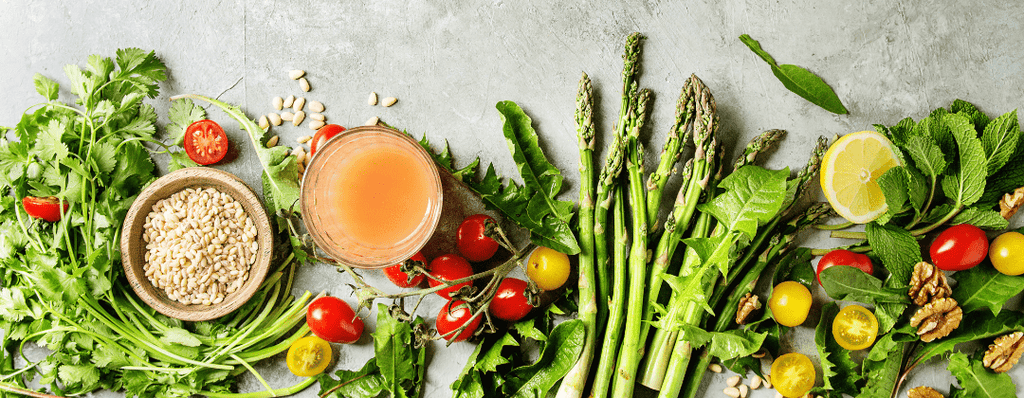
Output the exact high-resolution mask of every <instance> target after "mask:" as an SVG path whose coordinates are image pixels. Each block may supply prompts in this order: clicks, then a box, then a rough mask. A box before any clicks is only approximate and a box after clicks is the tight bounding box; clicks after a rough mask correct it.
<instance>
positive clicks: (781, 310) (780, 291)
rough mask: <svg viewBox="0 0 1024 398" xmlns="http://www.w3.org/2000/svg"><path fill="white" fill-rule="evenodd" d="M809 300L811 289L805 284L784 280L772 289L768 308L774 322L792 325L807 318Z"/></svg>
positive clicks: (798, 323) (809, 305)
mask: <svg viewBox="0 0 1024 398" xmlns="http://www.w3.org/2000/svg"><path fill="white" fill-rule="evenodd" d="M811 301H812V298H811V291H810V290H808V289H807V287H806V286H804V285H801V284H800V282H793V281H785V282H782V283H780V284H778V285H775V288H773V289H772V297H771V298H770V299H768V308H771V310H772V318H775V322H778V323H779V324H780V325H782V326H790V327H793V326H797V325H800V324H802V323H804V321H805V320H807V314H808V313H809V312H810V311H811ZM812 380H813V378H812Z"/></svg>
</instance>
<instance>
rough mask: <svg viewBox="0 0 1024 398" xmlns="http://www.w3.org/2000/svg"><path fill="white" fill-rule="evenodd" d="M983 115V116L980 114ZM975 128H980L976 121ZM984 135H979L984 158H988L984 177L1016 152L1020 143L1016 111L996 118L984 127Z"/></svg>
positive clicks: (1001, 165)
mask: <svg viewBox="0 0 1024 398" xmlns="http://www.w3.org/2000/svg"><path fill="white" fill-rule="evenodd" d="M978 113H981V112H978ZM982 115H984V114H982ZM974 125H975V126H977V127H979V128H980V127H982V125H981V124H979V123H978V122H977V121H975V123H974ZM984 129H985V131H984V133H982V135H981V145H982V147H983V148H984V149H985V156H986V157H987V158H988V163H986V165H987V173H986V176H990V175H992V174H995V172H996V171H999V169H1001V168H1002V167H1003V166H1004V165H1006V162H1007V161H1009V160H1010V156H1012V155H1013V153H1014V152H1015V151H1016V150H1017V145H1018V143H1019V142H1020V125H1019V124H1018V121H1017V111H1016V110H1014V111H1011V112H1009V113H1006V114H1003V115H1002V116H999V117H997V118H996V119H995V120H993V121H992V122H990V123H988V124H987V125H984Z"/></svg>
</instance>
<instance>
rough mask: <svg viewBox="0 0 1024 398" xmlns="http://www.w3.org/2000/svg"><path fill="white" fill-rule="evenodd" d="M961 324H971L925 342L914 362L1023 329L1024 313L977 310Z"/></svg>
mask: <svg viewBox="0 0 1024 398" xmlns="http://www.w3.org/2000/svg"><path fill="white" fill-rule="evenodd" d="M960 324H961V325H970V327H961V328H957V329H956V330H954V331H953V332H952V333H950V334H949V336H946V337H944V338H942V339H940V340H936V341H933V342H931V343H928V344H925V345H924V346H923V347H922V348H921V350H919V351H917V352H916V353H914V360H913V361H912V363H914V364H917V363H921V362H924V361H927V360H929V359H931V358H933V357H935V356H937V355H942V354H945V353H947V352H950V351H952V350H953V348H954V347H955V346H956V345H957V344H961V343H965V342H968V341H975V340H984V339H990V338H994V337H997V336H1002V335H1005V334H1009V333H1012V332H1016V331H1022V330H1024V314H1021V313H1018V312H1013V311H1002V312H1000V313H999V315H992V314H991V313H989V312H987V311H975V312H972V313H968V314H965V315H964V318H963V320H962V321H961V322H960Z"/></svg>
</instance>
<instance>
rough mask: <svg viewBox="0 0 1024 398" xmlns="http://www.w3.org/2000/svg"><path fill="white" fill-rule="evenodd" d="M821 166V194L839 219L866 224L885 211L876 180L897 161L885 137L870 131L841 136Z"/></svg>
mask: <svg viewBox="0 0 1024 398" xmlns="http://www.w3.org/2000/svg"><path fill="white" fill-rule="evenodd" d="M821 163H822V164H821V190H822V191H823V192H824V193H825V198H826V199H828V203H829V204H831V205H832V208H833V209H835V211H836V212H837V213H839V215H841V216H843V218H845V219H847V220H849V221H851V222H854V223H857V224H866V223H868V222H871V221H872V220H874V219H876V218H878V217H879V216H881V215H882V214H885V211H886V210H888V205H886V203H885V195H884V194H882V188H881V187H879V186H878V178H879V177H881V176H882V174H885V172H886V171H888V170H889V169H890V168H892V167H893V166H898V165H899V164H900V161H899V159H898V158H896V153H895V152H894V151H893V148H892V143H891V142H889V139H887V138H885V136H883V135H881V134H879V133H876V132H874V131H861V132H857V133H852V134H847V135H844V136H843V137H842V138H840V139H839V140H838V141H836V142H835V143H834V144H832V146H831V147H829V148H828V152H825V157H824V159H822V162H821Z"/></svg>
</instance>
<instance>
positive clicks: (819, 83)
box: [740, 34, 848, 115]
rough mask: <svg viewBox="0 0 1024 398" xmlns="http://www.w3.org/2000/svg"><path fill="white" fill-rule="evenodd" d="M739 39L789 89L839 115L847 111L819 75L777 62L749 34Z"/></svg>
mask: <svg viewBox="0 0 1024 398" xmlns="http://www.w3.org/2000/svg"><path fill="white" fill-rule="evenodd" d="M740 41H742V42H743V44H746V45H747V47H748V48H750V50H751V51H753V52H754V54H757V56H759V57H761V59H763V60H764V61H765V62H767V63H768V65H771V68H772V73H773V74H774V75H775V77H776V78H778V79H779V81H781V82H782V85H783V86H785V87H786V88H787V89H789V91H792V92H793V93H795V94H796V95H799V96H801V97H803V98H804V99H805V100H807V101H810V102H811V103H812V104H815V105H817V106H820V107H822V108H823V109H825V110H827V111H829V112H832V113H836V114H840V115H842V114H846V113H848V111H847V110H846V107H844V106H843V103H842V101H840V100H839V96H837V95H836V93H835V91H833V90H832V87H829V85H828V84H827V83H825V81H824V80H821V78H820V77H818V76H817V75H815V74H814V73H811V72H810V71H808V70H807V69H804V68H802V67H799V66H796V65H789V64H783V65H779V64H777V63H776V62H775V59H774V58H772V56H771V55H768V53H767V52H765V51H764V50H762V49H761V44H760V43H758V42H757V40H754V39H753V38H751V37H750V35H747V34H743V35H740Z"/></svg>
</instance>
